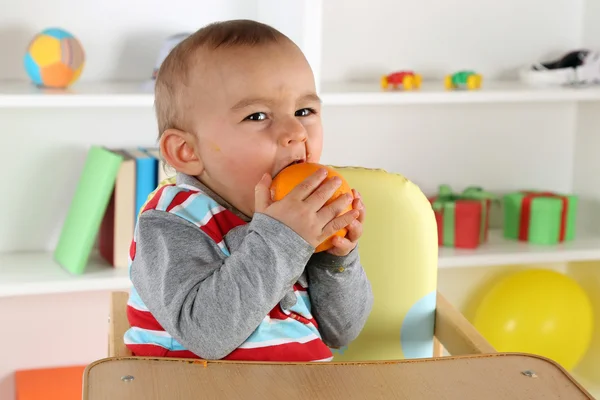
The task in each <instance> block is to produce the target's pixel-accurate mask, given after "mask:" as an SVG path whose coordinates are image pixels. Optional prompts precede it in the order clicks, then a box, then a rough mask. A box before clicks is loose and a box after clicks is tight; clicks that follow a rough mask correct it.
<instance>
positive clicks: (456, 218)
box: [429, 185, 494, 249]
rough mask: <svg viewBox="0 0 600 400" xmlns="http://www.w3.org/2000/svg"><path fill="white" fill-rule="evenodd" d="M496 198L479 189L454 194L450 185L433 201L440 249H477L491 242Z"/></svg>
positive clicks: (444, 186) (433, 198) (432, 199)
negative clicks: (493, 199) (490, 229)
mask: <svg viewBox="0 0 600 400" xmlns="http://www.w3.org/2000/svg"><path fill="white" fill-rule="evenodd" d="M493 197H494V196H493V195H491V194H489V193H487V192H484V191H483V190H481V189H480V188H477V187H469V188H467V189H465V190H464V191H463V192H462V193H460V194H454V193H452V191H451V190H450V189H449V187H448V186H447V185H442V186H440V190H439V194H438V195H437V196H435V197H431V198H430V199H429V201H430V202H431V204H432V207H433V210H434V213H435V220H436V223H437V230H438V245H439V246H447V247H457V248H466V249H474V248H477V247H478V246H479V245H480V244H482V243H485V242H487V240H488V231H489V229H488V228H489V220H490V212H489V211H490V207H491V203H492V198H493Z"/></svg>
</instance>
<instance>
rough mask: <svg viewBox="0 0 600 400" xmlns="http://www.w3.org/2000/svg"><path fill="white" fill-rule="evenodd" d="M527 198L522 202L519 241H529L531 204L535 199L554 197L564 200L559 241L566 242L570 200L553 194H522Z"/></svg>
mask: <svg viewBox="0 0 600 400" xmlns="http://www.w3.org/2000/svg"><path fill="white" fill-rule="evenodd" d="M522 193H523V194H524V195H525V197H523V200H521V218H520V220H519V240H523V241H527V240H528V239H529V225H530V224H529V220H530V218H531V203H532V202H533V199H535V198H538V197H554V198H559V199H561V200H562V203H563V204H562V211H561V215H560V233H559V236H558V241H559V242H562V241H564V240H565V235H566V231H567V209H568V205H569V204H568V203H569V199H567V197H565V196H561V195H559V194H556V193H552V192H522Z"/></svg>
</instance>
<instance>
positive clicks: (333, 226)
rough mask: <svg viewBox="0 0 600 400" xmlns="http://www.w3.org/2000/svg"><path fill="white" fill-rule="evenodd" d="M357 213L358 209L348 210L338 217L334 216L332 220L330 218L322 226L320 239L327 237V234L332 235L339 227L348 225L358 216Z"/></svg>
mask: <svg viewBox="0 0 600 400" xmlns="http://www.w3.org/2000/svg"><path fill="white" fill-rule="evenodd" d="M358 214H359V212H358V211H356V210H350V211H348V212H347V213H344V214H342V215H340V216H339V217H336V218H334V219H333V220H331V221H330V222H329V223H328V224H327V225H325V227H324V228H323V231H322V239H323V240H324V239H325V238H328V237H329V236H331V235H333V234H334V233H336V232H337V231H339V230H340V229H342V228H345V227H347V226H348V225H350V223H351V222H352V221H354V220H355V219H356V218H358Z"/></svg>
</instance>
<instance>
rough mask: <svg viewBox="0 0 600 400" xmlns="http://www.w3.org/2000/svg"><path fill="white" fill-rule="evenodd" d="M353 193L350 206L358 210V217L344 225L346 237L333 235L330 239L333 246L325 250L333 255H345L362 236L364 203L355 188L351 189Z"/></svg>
mask: <svg viewBox="0 0 600 400" xmlns="http://www.w3.org/2000/svg"><path fill="white" fill-rule="evenodd" d="M352 194H353V195H354V201H353V202H352V208H353V209H354V210H358V218H357V219H355V220H354V221H352V222H351V223H350V225H348V226H347V227H346V229H348V234H347V235H346V237H340V236H334V237H333V238H332V239H331V243H332V244H333V247H332V248H331V249H329V250H328V251H327V252H328V253H330V254H333V255H335V256H346V255H348V253H350V252H351V251H352V250H354V248H355V247H356V244H357V243H358V239H360V237H361V236H362V232H363V226H362V224H363V222H364V220H365V205H364V203H363V202H362V197H361V196H360V193H358V192H357V191H356V190H355V189H352Z"/></svg>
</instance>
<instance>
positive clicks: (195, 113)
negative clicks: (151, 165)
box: [125, 20, 373, 361]
mask: <svg viewBox="0 0 600 400" xmlns="http://www.w3.org/2000/svg"><path fill="white" fill-rule="evenodd" d="M155 97H156V100H155V106H156V114H157V119H158V126H159V132H160V136H159V142H160V150H161V154H162V156H163V157H164V159H165V161H166V162H167V163H168V164H169V165H170V166H172V167H173V168H174V169H175V170H176V171H177V175H176V184H174V185H165V186H162V187H161V188H160V189H158V190H157V191H156V192H155V193H154V194H153V195H152V196H151V198H150V199H149V201H148V203H147V205H146V206H145V207H144V209H143V211H142V212H141V214H140V216H139V218H138V222H137V225H136V229H135V235H134V240H133V242H132V244H131V250H130V257H131V266H130V268H131V270H130V276H131V280H132V282H133V289H132V290H131V294H130V297H129V302H128V307H127V316H128V318H129V322H130V325H131V328H130V329H129V330H128V331H127V332H126V334H125V344H126V345H127V346H128V348H129V349H130V350H131V351H132V352H133V354H134V355H136V356H152V357H155V356H158V357H189V358H202V359H228V360H254V361H329V360H331V359H332V352H331V348H339V347H342V346H345V345H347V344H348V343H350V342H351V341H352V340H354V339H355V338H356V337H357V336H358V334H359V333H360V331H361V330H362V328H363V326H364V324H365V322H366V320H367V317H368V315H369V313H370V311H371V307H372V303H373V294H372V291H371V286H370V283H369V281H368V279H367V276H366V274H365V272H364V270H363V268H362V266H361V264H360V260H359V255H358V249H357V243H358V240H359V238H360V236H361V234H362V224H363V221H364V218H365V208H364V205H363V203H362V201H361V197H360V194H359V193H357V192H356V191H353V196H350V195H348V196H340V197H339V198H338V199H337V200H336V201H334V202H332V203H331V204H330V205H327V206H325V205H324V204H325V202H326V200H328V199H329V197H330V196H331V195H332V194H333V193H334V191H335V190H336V188H338V187H339V186H340V182H339V179H326V173H325V172H324V171H320V172H317V173H315V174H313V175H312V176H310V177H309V178H307V179H306V180H305V181H304V182H303V183H302V184H301V185H299V186H298V187H297V188H296V189H294V190H293V191H292V192H291V193H290V194H289V195H288V196H286V197H285V198H284V199H282V200H280V201H277V202H274V201H273V200H272V198H271V192H270V184H271V179H272V178H273V177H274V176H275V175H276V174H277V173H278V172H279V171H281V170H282V169H283V168H285V167H287V166H289V165H291V164H293V163H297V162H319V159H320V156H321V150H322V143H323V128H322V125H321V116H320V113H321V104H320V100H319V97H318V96H317V94H316V90H315V83H314V77H313V73H312V71H311V68H310V66H309V64H308V62H307V61H306V59H305V57H304V55H303V54H302V52H301V51H300V49H299V48H298V47H297V46H296V45H295V44H294V43H293V42H292V41H291V40H290V39H289V38H287V37H286V36H285V35H283V34H282V33H281V32H279V31H277V30H275V29H273V28H272V27H270V26H267V25H264V24H261V23H258V22H255V21H247V20H235V21H226V22H219V23H214V24H211V25H208V26H206V27H204V28H202V29H200V30H199V31H197V32H196V33H194V34H192V35H191V36H190V37H188V38H187V39H185V40H184V41H182V42H181V43H180V44H179V45H178V46H176V47H175V48H174V49H173V51H172V52H171V53H170V54H169V56H168V57H167V58H166V59H165V61H164V62H163V64H162V65H161V67H160V70H159V73H158V77H157V80H156V88H155ZM349 204H352V210H351V211H348V212H346V213H344V214H342V215H339V214H340V213H342V212H343V210H345V209H346V208H347V206H348V205H349ZM343 227H346V228H347V229H348V234H347V235H346V237H345V238H341V237H336V240H334V241H333V244H334V247H333V248H332V249H330V250H328V251H327V252H323V253H314V250H315V248H316V246H318V244H319V243H321V242H322V241H323V240H324V239H326V238H327V237H329V236H330V235H332V234H333V233H334V232H336V231H338V230H339V229H341V228H343Z"/></svg>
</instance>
